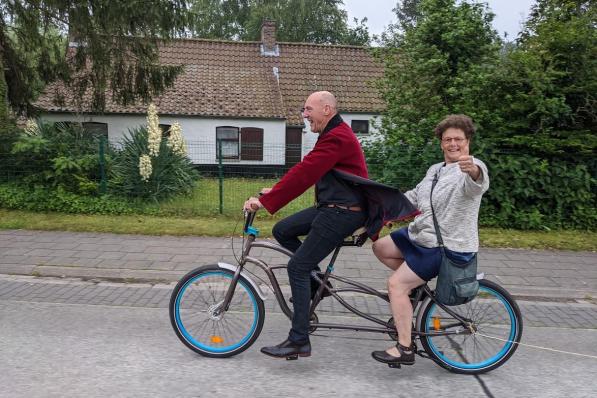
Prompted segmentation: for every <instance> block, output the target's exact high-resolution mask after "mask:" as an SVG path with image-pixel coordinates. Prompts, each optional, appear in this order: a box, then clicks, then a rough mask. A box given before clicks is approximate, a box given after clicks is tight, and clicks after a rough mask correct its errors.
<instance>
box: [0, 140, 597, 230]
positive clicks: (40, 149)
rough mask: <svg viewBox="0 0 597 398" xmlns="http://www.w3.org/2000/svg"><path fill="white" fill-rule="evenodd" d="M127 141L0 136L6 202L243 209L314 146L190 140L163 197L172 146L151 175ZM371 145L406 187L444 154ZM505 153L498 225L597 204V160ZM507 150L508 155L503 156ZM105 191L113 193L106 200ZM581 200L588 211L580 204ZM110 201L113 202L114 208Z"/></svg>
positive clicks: (145, 209) (0, 193)
mask: <svg viewBox="0 0 597 398" xmlns="http://www.w3.org/2000/svg"><path fill="white" fill-rule="evenodd" d="M127 145H128V147H127ZM164 145H166V146H162V147H161V148H162V149H161V151H164V150H165V149H166V148H167V144H164ZM130 146H131V144H130V143H126V142H123V141H112V142H108V141H107V140H106V138H105V137H103V136H93V135H77V134H74V135H73V134H71V135H66V136H63V137H58V138H57V137H54V136H52V137H51V138H49V137H44V136H43V134H42V135H41V136H40V135H31V136H20V137H19V138H18V139H17V138H15V137H12V138H10V137H4V138H2V137H0V207H1V206H4V207H10V206H13V205H11V203H14V207H13V208H25V209H34V210H40V209H41V210H58V211H67V212H70V211H71V210H70V209H72V208H73V207H72V206H71V207H69V206H62V205H52V206H46V205H45V203H34V204H31V205H27V206H22V204H21V205H20V204H19V201H21V202H22V201H37V202H40V201H42V202H43V201H47V202H49V203H53V201H56V202H60V203H64V202H69V201H70V202H79V201H82V199H81V198H85V200H87V199H89V200H91V201H93V200H99V201H102V202H101V203H100V205H97V206H96V204H94V203H91V205H89V206H87V207H85V206H80V207H79V208H77V209H76V210H75V211H76V212H81V213H84V212H88V211H89V212H98V213H102V212H108V213H111V212H112V213H117V212H121V213H122V212H129V213H141V214H156V215H176V216H211V215H218V214H223V215H227V216H238V215H239V213H240V210H241V208H242V205H243V202H244V201H245V200H246V199H247V198H248V197H249V196H255V195H257V194H258V192H259V191H260V190H261V189H262V188H267V187H272V186H273V185H274V184H275V183H276V182H277V181H279V179H280V178H281V177H282V176H283V175H284V174H285V173H286V172H287V171H288V170H289V169H290V168H291V167H293V166H294V165H295V164H296V163H298V162H300V160H301V159H302V157H303V156H304V155H306V154H307V153H308V152H309V151H310V150H311V149H312V148H311V147H310V146H303V145H286V144H283V143H267V142H265V143H244V144H243V143H242V142H240V141H230V142H226V141H225V140H222V141H216V140H211V141H187V142H186V158H185V161H186V162H187V163H188V164H189V167H191V168H192V171H193V178H192V179H189V180H185V181H189V182H188V184H187V183H186V182H185V185H184V186H183V187H182V188H184V189H182V190H181V192H180V193H178V194H174V195H169V196H166V197H160V198H157V196H156V197H152V196H148V195H146V194H147V192H146V190H149V189H154V190H159V189H162V188H163V187H164V186H165V185H167V184H170V183H171V182H172V180H176V179H177V178H178V177H179V176H180V174H181V173H182V171H181V169H180V168H177V167H175V165H176V164H177V163H176V162H174V161H173V158H172V157H171V156H170V155H168V156H170V157H168V156H165V157H164V158H160V159H159V162H158V158H153V157H152V158H150V162H151V163H152V166H153V169H152V171H151V178H150V179H148V180H147V181H145V180H143V178H142V176H141V167H140V166H141V165H140V158H141V157H142V156H143V155H144V154H145V153H146V147H143V146H142V145H141V146H140V147H139V148H133V149H134V150H133V151H132V153H133V156H132V159H128V160H127V159H124V160H123V158H124V156H123V153H125V152H126V150H125V149H127V148H128V149H130ZM144 151H145V152H144ZM129 152H131V151H129ZM366 152H367V153H368V155H367V156H366V160H367V164H368V168H369V173H370V177H371V178H373V179H376V180H378V181H381V182H385V183H388V184H390V185H392V186H395V187H398V188H399V189H401V190H402V191H405V190H407V189H411V188H413V187H414V186H415V185H416V183H417V182H418V181H420V179H421V178H422V177H423V176H424V174H425V171H426V170H427V168H428V167H429V166H430V165H431V164H433V163H435V162H439V161H441V160H442V153H441V151H440V150H439V148H437V146H435V145H434V146H429V148H423V149H413V148H407V147H404V148H395V149H394V152H392V153H386V152H384V151H383V150H382V151H381V152H383V153H381V152H380V153H375V152H372V151H366ZM489 153H490V152H488V153H487V154H485V155H483V158H482V159H483V160H486V161H488V160H489V159H485V157H484V156H489V155H488V154H489ZM494 155H495V154H494ZM160 156H161V155H160ZM499 156H502V155H499ZM499 156H498V157H496V156H494V157H493V160H496V159H498V160H499V162H495V163H492V164H488V166H489V168H490V175H491V178H492V189H491V192H489V193H488V194H487V195H485V196H486V198H485V199H484V201H485V202H484V203H485V204H484V206H483V208H484V209H485V210H487V211H486V213H487V214H488V215H489V216H490V218H491V217H494V218H495V217H496V216H495V215H496V214H498V215H499V217H502V218H501V219H503V220H505V221H499V223H501V224H499V225H502V224H504V225H511V223H512V221H511V220H513V219H521V220H522V221H520V223H521V226H522V227H524V226H525V225H530V224H531V221H532V220H531V219H530V218H529V217H531V216H532V217H535V215H536V214H538V213H540V214H551V216H553V215H554V214H556V213H557V214H560V213H561V214H562V215H561V216H558V217H560V218H562V219H564V216H565V215H566V214H573V215H574V214H578V215H575V216H574V217H576V218H578V219H579V220H586V216H584V214H585V213H587V214H588V213H590V212H591V211H593V210H592V209H594V208H595V186H596V185H595V170H596V166H595V162H594V161H593V162H592V163H591V162H589V163H587V162H584V161H583V162H582V163H583V167H585V169H583V170H584V171H583V170H580V171H579V170H577V169H574V168H573V167H572V166H570V164H568V163H567V164H564V163H561V164H558V166H557V167H553V166H554V164H555V163H553V162H552V163H548V162H543V161H542V160H541V159H534V160H533V162H534V163H533V162H530V161H529V160H530V157H529V155H527V154H524V153H507V154H505V155H504V156H503V157H502V158H499ZM506 157H507V158H508V159H509V160H508V161H505V160H504V159H506ZM124 161H128V162H129V164H128V165H129V166H130V167H129V168H128V169H127V170H128V174H127V173H124V174H123V173H122V172H121V171H122V169H123V167H122V163H123V162H124ZM158 163H159V164H158ZM488 163H489V162H488ZM573 166H574V167H576V166H578V165H573ZM521 168H522V170H521ZM579 173H580V174H579ZM129 180H130V181H133V182H134V183H135V184H133V185H132V186H134V189H133V190H130V191H128V192H127V194H122V190H119V189H118V188H119V187H121V186H122V185H123V184H125V183H127V181H129ZM577 180H578V183H576V182H575V181H577ZM130 181H129V182H130ZM545 184H547V185H545ZM573 184H576V185H573ZM15 186H16V187H18V189H19V190H23V189H26V190H29V191H26V192H25V193H24V194H23V193H22V192H20V191H19V192H18V193H19V195H21V196H20V197H19V198H17V199H18V200H17V199H15V198H14V197H15V196H16V195H17V193H15V192H16V191H14V190H13V191H10V190H7V189H8V188H6V187H15ZM558 187H569V188H570V189H561V188H558ZM548 188H549V189H548ZM56 192H59V194H55V193H56ZM64 192H67V193H69V194H73V195H75V196H68V195H67V194H64ZM27 195H29V197H28V196H27ZM52 195H54V196H52ZM56 195H58V197H57V198H56V197H55V196H56ZM106 198H110V200H112V202H109V203H106V201H107V199H106ZM12 199H14V200H12ZM11 200H12V202H11ZM7 203H8V204H7ZM114 203H116V204H117V205H116V204H114ZM314 203H315V195H314V190H313V188H310V189H307V190H306V191H305V192H304V193H303V194H302V195H301V196H299V197H298V198H296V199H295V200H294V201H292V202H291V203H289V204H288V205H287V206H285V207H284V208H283V209H282V210H281V211H280V212H279V213H278V214H277V215H276V216H279V217H283V216H286V215H288V214H292V213H293V212H296V211H298V210H300V209H302V208H306V207H309V206H312V205H313V204H314ZM19 206H20V207H19ZM94 206H95V207H94ZM98 206H99V207H98ZM581 207H582V208H586V209H588V210H586V209H585V210H586V211H585V210H583V211H584V213H583V212H582V211H581V210H582V209H581ZM114 208H117V210H114V211H113V209H114ZM534 209H537V210H534ZM96 210H97V211H96ZM525 212H526V213H525ZM523 213H524V214H523ZM527 213H528V214H527ZM502 214H508V216H507V217H506V216H502ZM521 217H522V218H521ZM525 217H527V218H528V219H529V220H531V221H529V220H527V218H525ZM545 217H547V216H545ZM545 217H544V216H541V217H539V218H537V221H536V223H535V224H537V225H538V226H540V225H543V223H544V222H545V221H544V220H545V219H546V218H545ZM566 217H568V216H566ZM552 218H553V217H552ZM568 218H570V217H568ZM488 219H489V218H488ZM501 219H500V220H501ZM525 220H526V221H525ZM574 222H575V223H577V224H582V223H584V221H574Z"/></svg>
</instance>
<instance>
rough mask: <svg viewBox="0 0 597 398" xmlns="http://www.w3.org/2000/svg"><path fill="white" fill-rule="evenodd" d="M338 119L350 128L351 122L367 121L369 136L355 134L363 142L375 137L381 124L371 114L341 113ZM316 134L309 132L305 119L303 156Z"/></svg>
mask: <svg viewBox="0 0 597 398" xmlns="http://www.w3.org/2000/svg"><path fill="white" fill-rule="evenodd" d="M340 117H342V119H343V120H344V121H345V122H346V124H348V125H349V126H350V124H351V122H352V121H353V120H369V134H357V138H358V139H359V141H361V142H363V141H366V140H369V139H372V138H374V137H375V135H374V134H375V133H377V132H378V128H377V127H379V124H380V123H381V117H380V116H379V115H378V114H373V113H341V114H340ZM317 136H318V135H317V134H316V133H313V132H312V131H311V126H310V125H309V121H308V120H307V119H305V127H304V129H303V153H302V156H305V155H306V154H307V153H308V152H309V151H310V150H311V149H313V146H315V142H316V141H317Z"/></svg>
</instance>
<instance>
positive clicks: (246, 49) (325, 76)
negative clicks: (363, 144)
mask: <svg viewBox="0 0 597 398" xmlns="http://www.w3.org/2000/svg"><path fill="white" fill-rule="evenodd" d="M160 62H161V63H163V64H170V65H180V64H183V65H184V66H185V68H184V72H183V73H182V74H181V75H179V77H178V78H177V80H176V82H175V84H174V86H173V87H171V88H170V89H168V90H167V91H166V92H165V93H164V94H163V95H162V96H160V97H159V98H156V99H155V100H154V103H155V104H156V106H157V107H158V113H159V115H160V123H162V124H163V125H164V126H163V127H164V128H167V127H168V126H169V125H171V124H172V123H174V122H175V121H178V122H179V123H180V124H181V126H182V130H183V134H184V136H185V139H186V140H187V146H188V149H189V156H190V157H191V160H192V161H193V163H195V164H199V165H216V164H217V163H218V153H217V147H216V142H217V140H221V142H222V158H223V160H224V161H226V163H227V164H229V163H237V164H239V165H250V164H260V165H278V166H281V165H282V166H286V167H289V166H291V165H293V164H295V163H297V162H298V161H300V159H301V158H302V156H304V155H305V153H306V152H308V151H309V150H310V149H311V148H312V146H313V145H314V143H315V141H316V139H317V135H316V134H313V133H312V132H311V131H310V130H309V126H308V122H307V125H306V124H305V122H306V121H305V120H304V119H303V118H302V115H301V108H302V106H303V104H304V101H305V99H306V97H307V96H308V95H309V94H310V93H312V92H313V91H318V90H328V91H331V92H332V93H334V94H335V95H336V97H337V98H338V101H339V110H340V114H341V116H342V117H343V118H344V120H345V121H346V122H347V123H348V124H349V125H351V126H352V128H353V130H355V132H356V133H357V134H358V136H360V137H364V136H367V135H368V134H371V132H372V131H373V129H374V126H373V121H374V120H375V119H376V118H377V117H378V115H379V114H380V112H381V110H382V109H383V107H384V103H383V101H382V99H381V98H380V96H379V94H378V93H377V90H376V89H375V88H374V86H373V82H374V81H375V80H376V79H377V78H379V77H381V75H382V73H383V67H382V65H381V64H379V63H378V62H377V61H375V60H374V58H373V57H372V55H371V54H370V51H369V49H367V48H365V47H357V46H342V45H319V44H305V43H279V42H277V41H276V25H275V23H274V22H273V21H265V22H264V23H263V26H262V33H261V41H260V42H234V41H221V40H206V39H176V40H173V41H171V42H168V43H167V44H165V45H164V46H162V47H161V48H160ZM53 98H55V95H54V94H53V93H52V92H51V90H48V92H47V93H45V94H44V95H42V96H41V98H40V99H39V100H38V102H37V105H38V106H39V107H40V108H42V109H43V110H44V112H43V113H42V119H44V120H46V121H50V122H52V121H53V122H58V121H77V122H81V123H83V126H84V127H85V128H86V129H89V130H93V131H94V132H95V133H96V134H103V135H106V136H107V137H108V138H109V140H110V141H111V142H117V141H118V140H119V139H120V138H121V137H122V136H123V135H124V134H126V133H127V131H128V129H129V128H132V127H136V126H139V125H142V124H145V123H146V121H145V117H146V111H147V105H146V104H137V105H129V106H121V105H118V104H116V103H115V102H113V101H111V99H110V96H109V94H108V95H107V100H106V108H105V111H104V113H103V114H93V113H90V112H89V111H86V110H85V109H77V108H76V107H75V106H74V105H69V104H68V103H67V104H66V105H61V106H58V105H56V104H55V103H54V102H53Z"/></svg>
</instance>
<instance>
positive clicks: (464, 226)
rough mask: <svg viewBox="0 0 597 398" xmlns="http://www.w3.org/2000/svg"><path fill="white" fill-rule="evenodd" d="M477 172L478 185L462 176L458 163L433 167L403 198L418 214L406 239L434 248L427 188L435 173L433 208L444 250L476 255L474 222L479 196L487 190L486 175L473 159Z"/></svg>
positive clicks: (476, 217) (485, 167) (409, 228)
mask: <svg viewBox="0 0 597 398" xmlns="http://www.w3.org/2000/svg"><path fill="white" fill-rule="evenodd" d="M474 162H475V164H476V165H477V166H479V167H480V168H481V175H480V176H479V179H478V181H474V180H473V179H472V178H471V177H470V176H469V175H468V174H467V173H463V172H462V171H461V170H460V167H459V166H458V163H450V164H447V165H445V166H444V163H443V162H442V163H438V164H434V165H433V166H431V167H430V168H429V170H427V175H425V178H423V180H422V181H421V182H420V183H419V184H418V185H417V186H416V187H415V188H414V189H412V190H410V191H408V192H406V193H405V195H406V197H407V198H408V199H409V200H410V201H411V202H412V203H413V204H414V205H415V206H416V207H417V208H418V209H419V210H420V211H421V214H419V215H418V216H417V217H416V218H415V219H414V220H413V222H411V223H410V224H409V226H408V236H409V237H410V239H411V240H412V241H413V242H415V243H416V244H418V245H419V246H423V247H438V246H439V243H438V242H437V237H436V234H435V228H434V227H433V216H432V213H431V206H430V202H429V194H430V192H431V184H432V182H433V177H434V176H435V173H436V171H437V170H438V169H439V180H438V182H437V185H436V186H435V188H434V190H433V208H434V210H435V216H436V217H437V222H438V224H439V227H440V231H441V234H442V238H443V240H444V245H445V247H446V248H448V249H450V250H453V251H457V252H477V251H478V250H479V236H478V235H479V233H478V227H477V219H478V217H479V207H480V205H481V196H482V195H483V193H484V192H485V191H487V189H488V188H489V174H488V173H487V166H485V163H483V162H482V161H480V160H479V159H477V158H474Z"/></svg>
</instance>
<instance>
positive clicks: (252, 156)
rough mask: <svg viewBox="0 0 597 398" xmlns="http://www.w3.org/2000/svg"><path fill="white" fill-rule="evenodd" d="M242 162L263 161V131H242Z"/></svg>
mask: <svg viewBox="0 0 597 398" xmlns="http://www.w3.org/2000/svg"><path fill="white" fill-rule="evenodd" d="M240 160H263V129H258V128H253V127H244V128H242V129H241V130H240Z"/></svg>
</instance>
